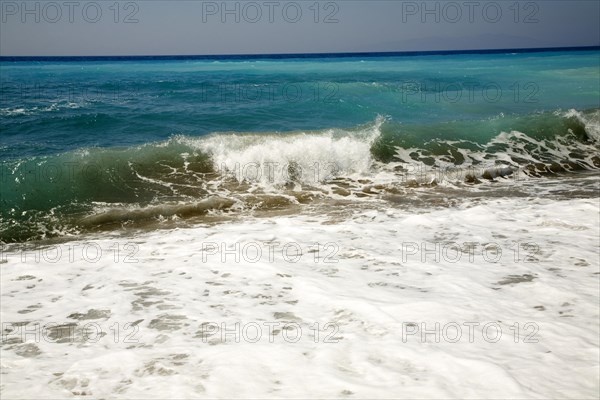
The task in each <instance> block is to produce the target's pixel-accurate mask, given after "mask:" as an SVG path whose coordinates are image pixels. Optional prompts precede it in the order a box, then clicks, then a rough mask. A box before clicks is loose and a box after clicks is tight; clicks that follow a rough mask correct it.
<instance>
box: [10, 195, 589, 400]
mask: <svg viewBox="0 0 600 400" xmlns="http://www.w3.org/2000/svg"><path fill="white" fill-rule="evenodd" d="M599 211H600V210H599V205H598V199H597V198H596V199H588V200H583V199H576V200H566V201H558V200H544V199H535V198H529V199H522V198H501V199H495V200H491V201H485V202H482V201H480V202H478V203H477V205H475V204H470V203H467V202H464V203H462V205H460V206H459V207H457V208H448V209H440V210H435V211H434V210H429V211H422V212H420V213H418V214H413V213H407V212H403V211H399V210H394V209H385V210H382V211H380V210H378V209H377V208H373V209H370V210H364V211H358V209H357V210H356V212H355V213H354V215H353V216H351V217H349V218H348V219H345V220H340V219H339V217H333V216H327V215H321V216H319V215H316V216H315V215H312V216H311V215H296V216H293V217H274V218H271V219H257V220H247V221H238V222H233V223H227V224H220V225H216V226H198V227H195V228H192V229H175V230H171V231H155V232H149V233H145V234H140V235H137V236H135V237H118V236H114V237H109V236H103V237H102V238H101V239H99V240H94V242H95V243H97V244H98V245H99V246H100V248H101V249H102V257H101V258H100V259H99V260H98V261H97V262H95V263H92V262H86V261H85V260H82V259H81V257H80V256H79V257H78V258H77V259H76V260H75V261H73V262H69V261H68V259H67V258H65V256H63V258H62V259H61V260H60V262H56V263H53V262H50V261H49V260H44V259H42V260H41V261H40V262H39V263H37V262H35V261H34V258H33V255H32V254H31V253H28V257H27V259H26V261H25V262H22V261H21V259H20V254H19V253H15V252H11V253H8V254H5V255H4V258H5V259H6V260H7V262H6V263H3V264H2V265H1V268H0V273H1V278H2V279H1V288H2V291H1V293H2V302H1V306H0V318H1V320H2V322H3V323H15V322H23V321H29V322H30V324H31V323H32V322H34V321H37V322H40V323H41V324H44V323H50V322H55V323H66V322H77V323H78V324H79V327H82V326H83V325H85V324H86V323H92V322H93V323H96V324H98V326H99V327H100V328H101V329H102V330H103V332H104V333H106V336H105V337H103V338H101V339H100V340H99V341H98V342H97V343H93V342H90V341H85V340H82V337H81V336H77V335H79V333H76V334H75V336H76V338H75V339H74V341H73V342H67V343H52V342H50V341H47V340H40V341H39V342H36V341H35V335H30V336H28V337H27V338H25V339H26V340H25V341H26V342H27V343H12V344H11V342H9V341H7V340H8V339H10V338H11V337H12V338H14V337H15V335H12V336H11V335H8V336H5V337H3V342H4V343H3V345H2V374H3V376H2V386H1V389H0V390H1V392H2V397H3V398H4V397H6V398H39V397H44V398H71V397H73V395H74V394H75V395H76V396H80V395H81V396H82V393H85V395H86V397H88V396H89V397H94V398H198V397H207V398H281V397H288V398H306V397H311V398H341V397H348V398H415V397H418V398H563V397H569V398H593V397H594V396H596V395H597V393H598V390H599V389H600V384H599V382H598V368H599V363H598V356H599V353H598V348H599V340H598V337H599V334H600V332H599V324H598V321H599V316H598V301H599V292H598V277H599V263H598V261H599V250H598V240H599V237H598V236H599V229H600V222H599V219H598V218H599V217H598V216H599ZM208 242H211V243H217V244H220V243H225V244H226V245H228V246H229V247H228V249H229V250H231V249H234V247H233V246H234V244H235V243H236V242H237V243H240V245H241V246H243V245H247V244H249V243H258V242H261V243H264V242H269V243H274V242H279V243H280V244H281V245H283V244H285V243H288V242H295V243H297V244H298V245H299V246H300V247H301V248H302V249H304V253H303V256H302V257H301V259H300V260H299V261H298V262H296V263H292V262H288V261H286V260H285V259H284V258H283V257H282V255H281V254H279V253H276V255H275V258H274V262H270V261H269V260H268V258H262V259H261V260H259V261H258V262H255V263H252V262H248V261H243V260H242V261H240V262H236V261H235V260H234V259H233V257H232V256H231V255H230V256H229V258H227V259H226V260H225V262H223V261H222V260H221V258H220V257H219V254H217V255H207V258H206V260H205V261H203V259H202V254H203V253H202V251H201V250H202V248H203V245H204V246H206V244H207V243H208ZM315 242H318V243H321V244H325V243H329V242H331V243H335V244H336V246H337V251H336V253H335V256H334V258H335V259H337V260H339V262H337V263H324V262H315V261H314V253H309V252H308V251H307V249H308V248H309V246H312V245H313V244H314V243H315ZM409 242H410V243H416V244H418V245H421V244H422V243H428V244H429V246H430V247H429V248H430V249H431V248H432V247H431V246H433V245H434V243H436V242H437V243H448V242H457V243H461V244H462V243H464V242H478V243H479V245H478V246H476V247H475V251H474V257H475V260H474V261H472V262H471V261H470V260H469V258H468V257H467V255H466V254H463V256H462V258H461V259H460V261H458V262H455V263H452V262H448V261H447V260H444V259H442V261H441V262H435V260H434V259H433V256H432V255H431V254H430V255H429V256H427V257H426V258H425V260H424V261H423V260H422V259H421V254H416V255H410V256H408V255H407V258H406V260H403V256H402V255H403V253H402V249H403V246H402V244H403V243H404V244H406V243H409ZM492 242H495V243H497V244H498V245H499V246H500V247H501V248H502V251H503V253H502V256H501V258H500V260H499V261H498V262H495V263H494V262H487V261H485V260H484V259H483V258H482V257H483V253H482V250H483V246H484V244H486V243H492ZM514 242H517V243H535V244H537V245H538V247H539V251H537V253H536V254H535V258H536V260H537V261H536V262H531V263H525V262H522V260H521V261H519V262H515V259H514V256H515V253H514ZM125 243H134V244H135V245H137V246H138V248H139V251H137V253H136V254H135V255H134V257H135V258H136V259H138V260H139V262H138V263H125V262H123V257H124V256H126V255H128V254H129V253H130V250H131V249H129V250H128V249H125V248H124V245H125ZM69 244H70V245H76V246H78V247H76V248H78V249H81V248H82V247H83V246H84V242H71V243H69ZM115 245H118V246H120V247H119V248H120V249H121V252H120V253H119V256H118V257H119V261H120V262H118V263H116V262H115V259H114V257H115V253H114V249H115ZM63 246H66V245H63ZM279 248H280V247H279ZM63 249H66V247H63ZM204 249H205V250H206V249H207V248H206V247H204ZM328 253H329V252H327V251H324V250H321V252H320V253H319V254H320V255H321V256H325V255H327V254H328ZM89 254H90V257H94V254H95V253H94V251H93V249H91V250H90V252H89ZM405 254H408V253H407V252H405ZM527 254H528V251H526V249H525V248H524V247H521V252H520V257H525V256H526V255H527ZM491 256H492V253H490V257H491ZM528 277H529V278H528ZM530 278H531V279H530ZM507 281H508V282H507ZM502 282H504V283H502ZM511 282H512V283H511ZM32 306H33V307H32ZM90 310H107V311H106V312H107V314H103V315H101V314H98V315H89V311H90ZM77 313H79V315H80V317H79V318H82V317H81V316H85V315H88V318H90V319H79V320H77V319H74V318H78V317H77ZM140 320H141V322H139V332H138V334H137V335H136V336H135V337H137V338H138V339H139V342H138V343H124V339H125V336H126V335H127V334H129V333H131V332H132V330H125V329H124V326H123V325H124V324H125V323H127V322H133V321H140ZM283 320H287V321H294V322H297V323H298V324H299V326H300V327H301V329H302V332H303V335H302V337H301V338H300V339H299V340H298V341H297V342H296V343H290V342H286V341H285V340H284V339H283V338H282V334H281V333H278V334H276V335H275V336H274V341H273V343H271V342H270V340H269V336H268V335H267V334H263V335H262V336H261V337H260V340H258V341H257V342H256V343H251V342H250V341H247V340H240V342H238V343H236V342H235V341H234V338H233V336H232V335H230V336H229V340H226V341H225V342H223V341H222V340H220V335H219V334H215V335H213V336H210V337H207V338H206V340H204V339H203V338H202V337H201V336H199V332H200V331H201V324H202V323H203V322H214V323H217V324H221V323H226V324H228V325H227V326H228V327H230V328H233V326H234V325H233V324H234V323H236V322H240V323H241V324H249V323H254V322H256V323H259V324H262V323H264V322H271V321H273V322H282V321H283ZM408 322H412V323H416V324H421V323H427V327H429V328H430V329H433V328H434V326H435V325H434V324H435V323H436V322H439V323H440V324H441V325H442V326H445V325H446V324H451V323H457V324H459V325H462V324H464V323H468V322H473V323H479V324H480V325H479V326H477V327H475V328H474V335H475V336H474V340H473V342H470V341H469V340H468V330H467V328H466V327H465V326H464V325H462V326H463V329H464V330H463V337H462V339H461V340H459V341H457V342H456V343H450V342H449V341H448V340H440V341H439V342H436V340H435V337H434V335H429V336H427V337H426V338H425V339H426V340H425V341H422V340H420V339H419V338H418V337H416V336H410V337H405V338H403V336H402V330H403V323H408ZM326 323H332V324H334V326H337V327H338V328H339V331H338V332H336V333H334V334H332V332H333V330H332V329H325V324H326ZM486 323H497V324H498V326H500V327H501V329H502V332H503V335H502V337H501V338H500V339H499V340H498V341H497V342H495V343H492V342H490V341H486V340H483V336H482V335H483V332H482V328H483V326H484V324H486ZM515 323H519V327H520V328H519V333H518V335H517V336H515V331H514V329H512V330H511V327H513V328H514V324H515ZM527 323H531V324H534V325H529V328H525V324H527ZM115 324H118V325H115ZM315 324H319V326H320V327H321V331H320V332H319V339H317V341H316V342H315V334H314V330H311V326H313V327H314V326H315ZM30 326H31V325H30ZM117 326H119V327H120V328H119V329H120V338H119V340H117V341H116V342H115V340H114V338H113V335H114V331H113V330H111V327H117ZM532 327H533V328H535V327H537V328H538V329H539V330H538V331H537V333H536V334H534V335H533V337H532V338H531V339H536V340H537V342H535V341H534V340H532V342H531V343H525V342H524V340H525V338H526V337H527V336H528V335H529V334H531V333H532V332H533V329H532ZM405 329H406V326H405ZM264 332H266V331H264ZM493 332H494V330H491V331H490V332H489V334H490V335H492V336H493ZM330 334H332V336H333V337H335V338H337V339H338V342H337V343H324V342H323V341H324V339H325V337H327V336H328V335H330ZM290 335H291V332H290ZM451 336H453V335H451ZM291 337H294V336H293V335H291ZM444 337H446V336H444ZM515 337H516V341H517V343H516V342H515ZM226 339H227V338H226ZM404 339H406V340H404Z"/></svg>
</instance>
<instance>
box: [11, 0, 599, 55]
mask: <svg viewBox="0 0 600 400" xmlns="http://www.w3.org/2000/svg"><path fill="white" fill-rule="evenodd" d="M0 13H1V18H0V56H3V57H11V56H13V57H18V56H31V57H36V56H37V57H45V56H67V57H69V56H73V57H77V56H144V55H164V56H177V55H240V54H244V55H246V54H249V55H250V54H251V55H259V54H310V53H362V52H414V51H465V50H495V49H521V48H522V49H527V48H552V47H589V46H599V45H600V27H599V25H598V23H597V21H598V18H599V16H600V2H598V1H595V0H577V1H562V0H558V1H552V0H542V1H536V2H533V1H478V2H473V1H470V2H469V1H463V2H439V1H421V2H413V1H397V2H393V1H382V0H376V1H363V0H356V1H353V0H343V1H305V0H300V1H281V2H280V1H225V2H223V1H220V2H214V1H196V0H189V1H183V0H176V1H171V2H167V1H161V0H158V1H148V0H142V1H117V2H107V1H97V2H90V1H84V2H77V1H75V2H53V1H20V2H16V1H4V0H3V1H0ZM165 27H166V28H165Z"/></svg>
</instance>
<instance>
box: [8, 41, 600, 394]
mask: <svg viewBox="0 0 600 400" xmlns="http://www.w3.org/2000/svg"><path fill="white" fill-rule="evenodd" d="M599 170H600V50H599V49H598V48H591V49H576V50H567V49H562V50H559V51H556V50H547V51H535V52H523V51H518V50H514V51H492V52H470V53H442V54H426V53H418V54H344V55H287V56H231V57H107V58H102V57H97V58H33V59H28V58H7V57H4V58H2V59H0V182H1V184H0V245H1V251H0V263H1V264H0V271H1V273H2V283H1V289H2V291H1V292H2V293H1V294H2V306H1V310H0V317H1V318H0V319H1V320H2V325H3V326H2V335H3V336H2V342H1V347H0V348H1V349H2V374H3V379H2V383H1V384H0V390H1V391H2V393H3V396H6V397H7V398H8V397H10V398H33V397H36V396H40V395H44V396H45V397H53V398H71V397H73V396H75V397H86V396H93V397H94V398H107V397H110V398H132V397H135V398H150V397H152V398H164V397H165V396H166V397H171V398H199V397H200V398H201V397H208V398H215V397H226V398H248V397H261V398H264V397H270V398H281V397H286V398H303V397H306V396H312V397H315V396H316V397H320V398H415V397H419V398H481V397H502V398H557V397H573V398H587V397H589V398H592V397H594V396H596V395H597V393H598V390H599V388H600V383H599V381H598V372H599V368H600V367H599V363H598V357H599V355H600V353H599V341H598V337H599V336H600V335H599V334H600V327H599V309H598V302H599V289H600V286H599V274H600V250H599V243H600V216H599V215H600V214H599V213H600V175H599ZM236 324H237V325H236ZM276 324H277V325H276ZM36 327H37V328H36ZM92 328H93V332H92V334H91V335H92V336H90V333H89V331H90V329H92ZM36 329H37V330H36ZM65 332H66V333H65ZM298 333H299V335H298ZM498 333H499V335H498ZM297 336H299V339H298V340H296V341H294V340H295V339H296V337H297ZM290 338H292V339H290ZM232 382H235V385H233V384H232Z"/></svg>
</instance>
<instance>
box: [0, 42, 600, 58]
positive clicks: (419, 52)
mask: <svg viewBox="0 0 600 400" xmlns="http://www.w3.org/2000/svg"><path fill="white" fill-rule="evenodd" d="M591 50H600V45H595V46H560V47H523V48H502V49H465V50H413V51H373V52H337V53H258V54H189V55H188V54H180V55H177V54H172V55H87V56H65V55H61V56H0V61H101V60H107V61H111V60H112V61H119V60H122V61H126V60H181V59H187V60H192V59H197V60H211V59H212V60H219V59H220V60H235V59H252V58H255V59H289V58H351V57H388V56H391V57H393V56H427V55H454V54H502V53H541V52H553V51H554V52H556V51H591Z"/></svg>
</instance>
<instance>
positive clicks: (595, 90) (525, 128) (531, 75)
mask: <svg viewBox="0 0 600 400" xmlns="http://www.w3.org/2000/svg"><path fill="white" fill-rule="evenodd" d="M599 63H600V52H599V51H596V50H595V51H572V52H546V53H524V54H512V53H511V54H464V55H430V56H414V57H367V58H317V59H312V58H311V59H276V60H269V59H260V60H251V59H245V60H193V59H190V60H158V61H157V60H154V61H152V60H150V61H135V60H130V61H77V62H75V61H54V62H41V61H27V62H8V61H4V62H1V63H0V71H1V77H0V83H1V97H0V125H1V127H2V128H1V129H2V133H1V135H0V161H1V162H2V189H0V195H1V201H2V211H1V214H0V216H1V218H2V220H1V222H0V224H1V227H0V229H1V231H2V233H1V234H0V240H3V241H14V240H28V239H31V238H40V237H46V236H47V235H49V232H51V231H61V229H62V228H57V227H56V219H57V218H58V219H63V217H65V218H66V217H68V218H73V220H72V221H71V222H69V223H68V224H67V225H69V226H70V227H76V226H79V225H81V221H83V220H86V218H89V217H90V216H93V215H96V214H97V213H98V207H99V205H101V207H102V209H103V211H106V209H113V208H114V207H121V208H122V207H123V206H124V205H126V206H128V207H130V206H131V207H133V206H135V207H138V208H147V207H149V206H151V205H152V206H156V205H160V206H161V207H164V206H165V204H178V205H181V204H182V203H185V204H188V205H189V204H190V203H194V204H196V202H197V201H200V200H206V199H207V198H209V197H210V196H211V195H214V194H215V193H217V192H218V193H219V194H221V195H222V194H223V193H222V192H219V191H214V187H215V186H214V185H212V186H211V185H207V182H214V179H216V178H215V177H214V176H212V175H210V176H208V175H206V174H217V175H218V172H222V170H221V169H220V167H221V166H222V165H223V163H226V164H227V165H230V163H231V162H232V157H233V158H235V157H239V159H238V160H237V161H239V162H240V163H244V162H246V163H247V162H265V160H268V157H267V158H265V157H264V156H261V157H259V158H256V156H254V158H252V157H253V156H251V152H250V151H249V150H248V149H249V148H251V147H252V146H257V145H259V144H260V145H261V146H263V148H264V149H269V151H271V152H272V153H274V154H279V155H284V156H282V157H283V158H281V160H280V159H279V158H278V160H280V161H283V162H286V163H287V164H288V165H287V167H286V168H287V169H288V170H289V168H290V166H292V167H293V166H303V165H312V164H311V163H315V162H319V163H325V162H328V163H330V164H335V165H336V167H335V168H333V170H332V171H330V175H332V176H327V177H326V178H323V179H322V180H326V179H329V178H333V177H334V176H333V175H335V176H336V177H340V176H342V177H348V176H350V175H351V174H353V173H358V174H361V173H362V174H366V171H367V170H368V169H369V168H371V167H373V166H374V165H375V164H376V163H383V164H390V163H395V162H400V163H406V162H412V161H414V162H418V163H422V164H425V165H428V166H430V167H435V166H439V165H440V163H441V162H447V163H451V164H454V165H472V164H477V163H481V162H483V160H491V162H492V163H495V164H500V165H502V166H510V167H517V168H519V167H526V168H529V167H528V165H529V166H530V165H535V164H536V163H546V164H548V165H552V164H559V165H558V166H555V167H554V168H555V169H561V170H562V169H563V168H567V167H568V169H589V168H595V167H597V166H598V165H596V163H598V164H600V160H598V159H597V156H596V154H597V150H598V145H597V143H598V142H597V139H598V109H599V108H600V104H599V102H600V100H599V99H600V67H599V65H600V64H599ZM503 132H504V133H510V132H520V133H523V134H524V135H525V136H519V137H515V136H513V137H512V138H508V139H506V140H507V141H506V142H505V143H500V142H499V140H500V139H499V135H501V134H502V133H503ZM299 135H300V136H302V135H304V137H305V138H306V136H308V137H310V138H312V139H311V140H312V141H307V139H306V140H296V139H293V138H298V137H300V136H299ZM240 138H241V139H240ZM243 138H245V139H243ZM324 138H327V140H328V141H327V143H328V144H327V145H328V146H331V147H330V148H323V145H319V146H321V147H318V146H317V147H314V146H315V143H316V141H319V140H323V139H324ZM265 143H266V144H265ZM365 143H366V144H367V145H368V146H367V149H368V151H366V152H365V154H363V155H362V158H361V156H357V155H356V154H353V152H354V150H356V149H359V148H361V147H360V146H361V144H365ZM290 146H295V147H296V149H295V150H294V151H292V150H290ZM303 146H306V148H304V149H303V148H302V147H303ZM315 149H323V150H324V153H323V154H321V153H319V154H318V155H315V154H316V152H315ZM410 149H412V150H410ZM415 149H416V150H415ZM405 150H409V151H408V154H409V155H410V154H412V155H411V156H410V157H411V160H407V159H406V155H405V157H404V158H403V157H402V154H404V153H406V151H405ZM265 151H267V150H265ZM403 151H404V152H403ZM469 152H473V154H476V156H473V157H471V156H469V154H470V153H469ZM317 153H318V151H317ZM518 153H520V155H519V154H518ZM252 154H254V153H252ZM348 154H350V155H348ZM311 155H315V156H314V157H313V158H311ZM346 155H348V156H347V157H346ZM273 157H275V155H273ZM315 157H316V158H315ZM594 157H596V158H594ZM217 160H218V162H217ZM233 161H235V160H233ZM363 161H364V162H365V163H366V164H368V165H369V168H367V170H365V168H363V167H360V168H358V167H356V168H354V166H356V165H362V164H361V163H362V162H363ZM228 163H229V164H228ZM88 167H89V168H88ZM86 168H88V169H86ZM90 168H91V169H90ZM294 168H295V167H294ZM292 169H293V168H292ZM82 171H83V172H82ZM286 171H287V170H286ZM292 175H293V174H292ZM287 179H288V180H292V181H293V180H294V179H293V177H292V178H291V177H290V176H289V174H288V176H287ZM317 180H319V179H317ZM322 180H321V181H322ZM239 181H240V180H239V179H238V183H239ZM275 183H281V182H279V181H278V182H275ZM283 183H286V182H283ZM288 183H289V182H288ZM304 183H305V187H306V182H304ZM320 183H323V182H320ZM209 186H210V187H209ZM313 186H314V185H313ZM232 190H233V189H231V188H228V189H227V193H228V194H231V192H232ZM240 190H241V189H240ZM200 208H201V209H202V210H203V211H204V210H205V208H203V207H200ZM157 213H158V214H160V215H164V214H165V213H163V214H161V213H160V212H157ZM166 214H168V215H177V214H178V212H177V211H176V210H175V211H169V212H166ZM120 215H121V214H120ZM152 215H153V218H154V217H156V213H155V214H152ZM68 218H67V219H68ZM50 220H52V221H54V222H52V224H50V223H49V222H48V221H50ZM124 220H127V217H123V218H121V219H120V221H121V222H122V221H124ZM27 224H29V225H27ZM25 225H26V226H29V228H27V229H25V228H23V226H25Z"/></svg>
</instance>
